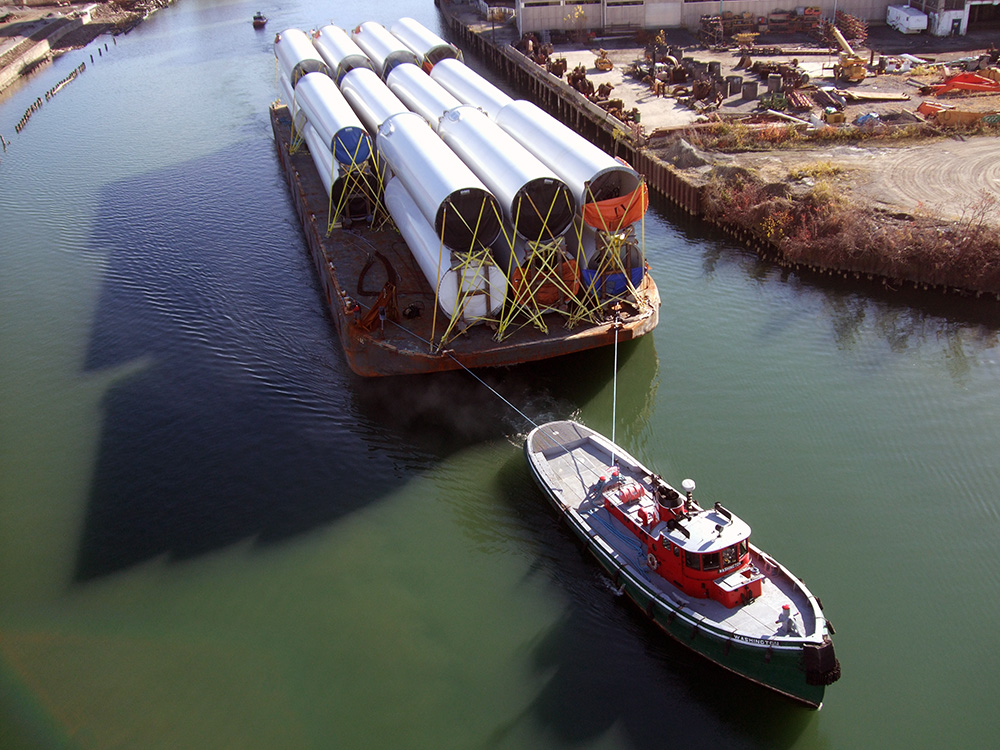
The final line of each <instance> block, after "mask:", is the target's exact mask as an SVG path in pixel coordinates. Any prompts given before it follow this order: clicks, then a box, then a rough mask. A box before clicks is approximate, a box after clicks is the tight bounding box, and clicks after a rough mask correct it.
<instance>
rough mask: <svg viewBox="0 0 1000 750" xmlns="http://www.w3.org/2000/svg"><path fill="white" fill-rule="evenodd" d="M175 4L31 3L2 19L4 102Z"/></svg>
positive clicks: (137, 0)
mask: <svg viewBox="0 0 1000 750" xmlns="http://www.w3.org/2000/svg"><path fill="white" fill-rule="evenodd" d="M172 2H173V0H132V2H110V1H109V0H90V1H89V2H72V3H68V4H63V5H59V4H57V3H55V2H46V3H31V4H26V5H25V6H24V7H13V8H8V9H6V10H7V15H6V16H0V21H2V23H0V31H2V32H4V35H5V37H6V41H5V42H4V43H3V44H2V45H0V96H3V95H4V93H5V92H6V91H7V89H9V88H13V87H14V86H15V84H17V83H18V82H19V81H22V80H24V79H25V78H27V77H28V76H30V75H31V74H32V73H34V72H35V71H36V70H38V69H39V68H40V67H41V66H43V65H45V64H46V63H47V62H50V61H51V60H54V59H55V58H57V57H59V56H61V55H63V54H65V53H67V52H70V51H72V50H78V49H82V48H84V47H86V46H87V45H89V44H90V43H91V42H93V41H94V40H95V39H97V37H99V36H102V35H104V34H111V35H112V36H118V35H120V34H126V33H128V32H129V31H131V30H132V29H134V28H135V27H136V26H138V25H139V24H140V23H142V21H144V20H145V19H146V18H148V17H149V16H150V15H152V14H153V13H155V12H156V11H157V10H160V9H161V8H165V7H167V6H168V5H170V4H171V3H172Z"/></svg>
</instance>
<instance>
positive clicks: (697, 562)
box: [684, 552, 701, 570]
mask: <svg viewBox="0 0 1000 750" xmlns="http://www.w3.org/2000/svg"><path fill="white" fill-rule="evenodd" d="M684 564H685V565H687V566H688V567H689V568H691V569H692V570H701V555H699V554H697V553H695V552H685V553H684Z"/></svg>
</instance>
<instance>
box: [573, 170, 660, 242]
mask: <svg viewBox="0 0 1000 750" xmlns="http://www.w3.org/2000/svg"><path fill="white" fill-rule="evenodd" d="M647 208H649V190H648V189H647V188H646V183H645V182H643V183H642V184H641V185H639V187H637V188H636V189H635V190H633V191H632V192H631V193H629V194H628V195H623V196H620V197H618V198H609V199H608V200H605V201H598V202H596V203H585V204H584V206H583V220H584V221H585V222H587V224H589V225H590V226H592V227H594V229H600V230H602V231H605V232H617V231H618V230H619V229H621V228H622V227H627V226H628V225H630V224H635V222H637V221H639V219H641V218H642V217H643V215H645V213H646V209H647Z"/></svg>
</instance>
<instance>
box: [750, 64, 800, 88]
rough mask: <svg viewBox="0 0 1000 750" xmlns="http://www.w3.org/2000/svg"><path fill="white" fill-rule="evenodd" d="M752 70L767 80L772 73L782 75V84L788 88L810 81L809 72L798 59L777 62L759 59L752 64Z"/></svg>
mask: <svg viewBox="0 0 1000 750" xmlns="http://www.w3.org/2000/svg"><path fill="white" fill-rule="evenodd" d="M750 72H751V73H754V74H756V75H757V76H758V77H759V78H760V79H761V80H762V81H766V80H767V78H768V76H769V75H771V74H772V73H777V74H778V75H780V76H781V85H782V87H783V88H786V89H794V88H799V87H800V86H805V85H806V84H808V83H809V74H808V73H806V72H805V71H804V70H803V69H802V68H800V67H799V61H798V60H792V61H791V62H790V63H787V62H775V61H770V60H758V61H757V62H755V63H753V64H752V65H751V66H750Z"/></svg>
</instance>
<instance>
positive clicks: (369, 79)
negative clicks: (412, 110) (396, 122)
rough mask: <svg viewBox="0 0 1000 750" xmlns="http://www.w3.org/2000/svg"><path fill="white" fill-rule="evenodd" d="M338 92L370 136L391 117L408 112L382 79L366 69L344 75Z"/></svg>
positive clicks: (355, 70)
mask: <svg viewBox="0 0 1000 750" xmlns="http://www.w3.org/2000/svg"><path fill="white" fill-rule="evenodd" d="M340 91H341V93H343V95H344V98H345V99H347V101H348V103H349V104H350V105H351V107H352V108H353V109H354V111H355V113H356V114H357V115H358V117H359V118H361V122H363V123H364V124H365V127H366V128H368V132H370V133H371V134H372V135H374V134H376V133H377V132H378V129H379V128H380V127H381V126H382V123H383V122H385V121H386V120H388V119H389V118H390V117H392V116H393V115H398V114H400V113H401V112H409V110H408V109H407V108H406V105H405V104H403V102H401V101H400V100H399V98H398V97H397V96H396V95H395V94H393V93H392V92H391V91H390V90H389V87H388V86H386V85H385V83H384V82H383V81H382V79H381V78H379V77H378V75H377V74H376V73H375V72H374V71H371V70H368V69H367V68H355V69H354V70H351V71H349V72H348V73H347V74H345V75H344V78H343V79H342V80H341V82H340Z"/></svg>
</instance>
